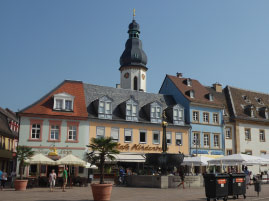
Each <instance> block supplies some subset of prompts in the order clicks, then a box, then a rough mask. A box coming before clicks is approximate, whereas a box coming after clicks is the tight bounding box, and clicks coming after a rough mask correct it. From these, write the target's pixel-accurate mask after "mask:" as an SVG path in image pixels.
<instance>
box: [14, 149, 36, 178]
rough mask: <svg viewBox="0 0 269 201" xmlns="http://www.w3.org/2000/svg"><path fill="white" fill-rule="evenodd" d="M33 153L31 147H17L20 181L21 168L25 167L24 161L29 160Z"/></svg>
mask: <svg viewBox="0 0 269 201" xmlns="http://www.w3.org/2000/svg"><path fill="white" fill-rule="evenodd" d="M34 153H35V152H34V151H33V150H32V148H31V147H26V146H17V159H18V161H19V173H20V180H22V176H23V167H24V166H25V161H26V160H27V159H29V158H31V157H32V156H33V155H34Z"/></svg>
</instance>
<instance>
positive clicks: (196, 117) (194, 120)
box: [192, 111, 200, 122]
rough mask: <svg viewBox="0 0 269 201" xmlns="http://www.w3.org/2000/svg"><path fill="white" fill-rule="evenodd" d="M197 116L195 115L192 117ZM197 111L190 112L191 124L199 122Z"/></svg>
mask: <svg viewBox="0 0 269 201" xmlns="http://www.w3.org/2000/svg"><path fill="white" fill-rule="evenodd" d="M194 114H197V115H194ZM199 114H200V113H199V111H192V120H193V122H199Z"/></svg>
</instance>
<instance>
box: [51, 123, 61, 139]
mask: <svg viewBox="0 0 269 201" xmlns="http://www.w3.org/2000/svg"><path fill="white" fill-rule="evenodd" d="M57 127H58V128H57ZM57 131H58V133H57ZM56 134H57V135H58V138H56ZM52 135H54V137H52ZM59 137H60V126H59V125H55V124H52V125H50V140H59Z"/></svg>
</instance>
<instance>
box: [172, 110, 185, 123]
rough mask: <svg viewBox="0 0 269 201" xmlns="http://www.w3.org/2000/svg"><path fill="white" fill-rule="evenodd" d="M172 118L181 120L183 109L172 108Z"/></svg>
mask: <svg viewBox="0 0 269 201" xmlns="http://www.w3.org/2000/svg"><path fill="white" fill-rule="evenodd" d="M175 112H176V115H175ZM180 114H181V115H180ZM173 119H174V120H180V121H182V120H183V109H180V108H174V109H173Z"/></svg>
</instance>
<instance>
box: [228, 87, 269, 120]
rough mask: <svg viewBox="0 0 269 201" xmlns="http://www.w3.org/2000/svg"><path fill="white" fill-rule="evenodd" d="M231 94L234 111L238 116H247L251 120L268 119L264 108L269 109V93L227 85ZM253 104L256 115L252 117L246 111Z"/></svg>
mask: <svg viewBox="0 0 269 201" xmlns="http://www.w3.org/2000/svg"><path fill="white" fill-rule="evenodd" d="M227 88H228V90H229V94H230V99H231V102H232V105H233V111H234V115H235V117H236V118H245V119H249V120H262V121H268V119H266V118H265V117H264V116H263V115H262V112H261V111H262V110H263V109H265V108H267V109H269V94H266V93H262V92H256V91H250V90H246V89H240V88H236V87H232V86H227ZM250 106H253V107H254V109H255V113H256V114H255V115H254V117H251V116H250V114H249V113H247V112H246V108H247V107H250Z"/></svg>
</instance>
